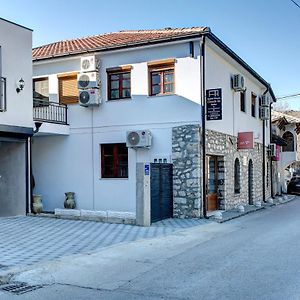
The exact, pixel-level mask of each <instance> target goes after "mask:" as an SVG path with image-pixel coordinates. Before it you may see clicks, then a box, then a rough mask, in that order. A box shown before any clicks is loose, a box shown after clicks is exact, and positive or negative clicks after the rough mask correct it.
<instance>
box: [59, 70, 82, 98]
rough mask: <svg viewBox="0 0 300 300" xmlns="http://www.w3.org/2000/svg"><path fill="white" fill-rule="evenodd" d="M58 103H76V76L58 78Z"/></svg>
mask: <svg viewBox="0 0 300 300" xmlns="http://www.w3.org/2000/svg"><path fill="white" fill-rule="evenodd" d="M58 90H59V103H61V104H73V103H78V88H77V74H69V75H60V76H58Z"/></svg>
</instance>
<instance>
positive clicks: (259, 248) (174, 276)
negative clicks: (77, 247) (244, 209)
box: [0, 198, 300, 300]
mask: <svg viewBox="0 0 300 300" xmlns="http://www.w3.org/2000/svg"><path fill="white" fill-rule="evenodd" d="M299 216H300V202H299V198H296V200H295V201H292V202H290V203H287V204H284V205H279V206H276V207H270V208H267V209H264V210H261V211H259V212H256V213H253V214H250V215H247V216H244V217H241V218H238V219H235V220H232V221H229V222H226V223H223V224H218V223H207V224H204V225H201V226H200V225H199V226H195V227H190V228H186V229H182V230H180V231H176V232H172V233H170V234H169V235H166V236H158V237H155V238H153V239H143V240H137V241H133V242H125V243H122V244H118V245H112V246H110V247H107V248H103V249H100V250H99V251H98V252H95V253H91V254H81V255H73V256H68V257H64V258H61V259H59V260H56V261H52V262H45V263H41V264H38V265H34V266H32V267H29V268H28V269H27V270H23V271H22V272H20V273H19V274H17V275H16V276H15V277H14V278H13V280H16V281H21V282H27V283H29V284H32V285H35V284H41V285H43V287H42V288H40V289H37V290H35V291H32V292H28V293H25V294H23V295H20V296H16V295H12V294H11V293H7V292H1V293H0V298H1V299H45V300H46V299H206V300H207V299H231V300H232V299H299V298H300V280H299V279H300V260H299V259H298V257H299V253H300V241H299V239H300V231H299V228H300V218H299ZM3 242H4V243H5V241H3Z"/></svg>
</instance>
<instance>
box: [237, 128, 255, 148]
mask: <svg viewBox="0 0 300 300" xmlns="http://www.w3.org/2000/svg"><path fill="white" fill-rule="evenodd" d="M253 148H254V136H253V132H252V131H251V132H239V133H238V149H253Z"/></svg>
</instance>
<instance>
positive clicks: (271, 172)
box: [269, 103, 274, 199]
mask: <svg viewBox="0 0 300 300" xmlns="http://www.w3.org/2000/svg"><path fill="white" fill-rule="evenodd" d="M269 120H270V122H269V123H270V128H269V130H270V142H271V139H272V103H270V119H269ZM270 187H271V197H272V198H273V199H274V192H273V163H272V158H271V159H270Z"/></svg>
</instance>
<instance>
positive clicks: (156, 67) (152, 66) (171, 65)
mask: <svg viewBox="0 0 300 300" xmlns="http://www.w3.org/2000/svg"><path fill="white" fill-rule="evenodd" d="M170 71H171V72H172V75H173V81H170V82H167V83H166V82H165V79H164V77H165V73H166V72H170ZM153 73H159V74H160V82H159V84H155V85H157V86H159V87H160V91H159V93H156V94H155V93H153V86H155V85H154V84H153V78H152V74H153ZM148 78H149V79H148V95H149V96H150V97H153V96H166V95H174V94H175V93H176V80H175V59H168V60H165V61H158V62H149V63H148ZM167 84H172V85H173V91H172V92H165V86H166V85H167Z"/></svg>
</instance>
